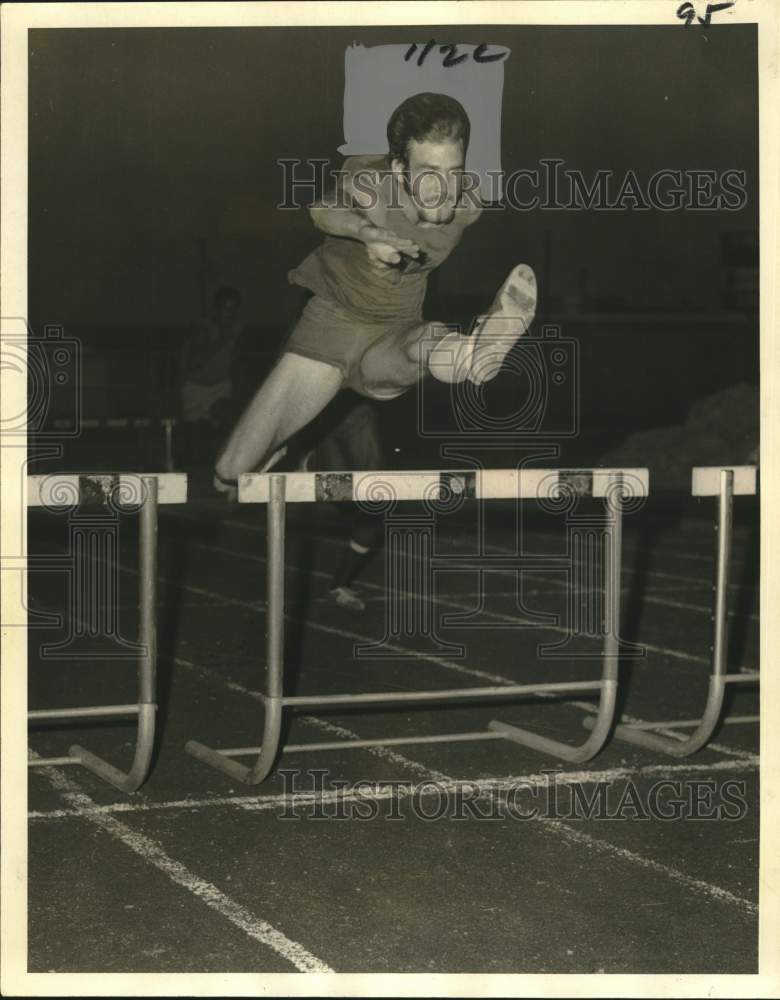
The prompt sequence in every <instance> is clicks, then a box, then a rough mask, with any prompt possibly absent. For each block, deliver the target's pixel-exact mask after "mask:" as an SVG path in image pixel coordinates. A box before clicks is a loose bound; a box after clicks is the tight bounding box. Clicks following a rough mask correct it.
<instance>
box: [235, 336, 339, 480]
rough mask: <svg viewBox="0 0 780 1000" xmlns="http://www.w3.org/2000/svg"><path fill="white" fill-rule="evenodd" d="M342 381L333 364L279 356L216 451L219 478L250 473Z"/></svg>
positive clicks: (316, 410)
mask: <svg viewBox="0 0 780 1000" xmlns="http://www.w3.org/2000/svg"><path fill="white" fill-rule="evenodd" d="M343 383H344V376H343V374H342V372H341V370H340V369H339V368H337V367H336V366H335V365H329V364H326V363H325V362H324V361H315V360H314V359H313V358H308V357H305V356H304V355H302V354H293V353H292V352H287V353H285V354H283V355H282V357H281V358H280V359H279V361H278V362H277V363H276V365H275V366H274V368H273V370H272V371H271V372H270V374H269V375H268V377H267V378H266V379H265V381H264V382H263V384H262V385H261V386H260V388H259V389H258V390H257V392H256V393H255V395H254V397H253V398H252V400H251V401H250V403H249V405H248V406H247V408H246V409H245V410H244V413H243V414H242V416H241V418H240V420H239V421H238V423H237V424H236V426H235V428H234V429H233V432H232V433H231V435H230V437H229V438H228V441H227V444H226V445H225V446H224V448H223V449H222V452H221V454H220V455H219V458H218V459H217V464H216V473H217V476H218V477H219V479H221V480H223V481H225V482H230V481H231V480H236V479H238V477H239V476H240V475H241V473H242V472H251V471H252V469H255V468H256V467H257V466H258V465H259V464H260V462H261V461H262V460H263V459H264V458H267V457H268V455H269V454H270V453H271V452H272V451H273V449H275V448H278V447H279V445H280V444H282V443H283V442H284V441H286V440H287V439H288V438H289V437H291V436H292V435H293V434H295V432H296V431H299V430H300V429H301V428H302V427H305V426H306V424H308V423H309V421H311V420H313V419H314V418H315V417H316V416H317V414H318V413H320V411H321V410H323V409H324V408H325V407H326V406H327V404H328V403H329V402H330V401H331V399H333V397H334V396H335V395H336V393H337V392H338V391H339V389H341V387H342V385H343Z"/></svg>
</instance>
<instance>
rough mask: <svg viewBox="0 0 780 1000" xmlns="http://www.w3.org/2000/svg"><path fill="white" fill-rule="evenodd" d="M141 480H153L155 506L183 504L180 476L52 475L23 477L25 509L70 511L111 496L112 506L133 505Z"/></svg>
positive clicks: (140, 492)
mask: <svg viewBox="0 0 780 1000" xmlns="http://www.w3.org/2000/svg"><path fill="white" fill-rule="evenodd" d="M144 479H156V480H157V488H158V503H186V501H187V476H186V474H185V473H183V472H143V473H142V472H122V473H111V472H109V473H87V474H82V475H66V474H63V473H57V472H53V473H49V474H48V475H43V476H28V477H27V506H28V507H72V506H73V505H74V504H80V503H89V502H92V503H94V502H103V503H105V502H106V501H107V500H108V499H109V498H110V497H112V496H113V498H114V502H115V503H123V502H127V503H137V502H138V501H139V500H140V499H141V498H142V496H143V480H144ZM125 498H126V500H125Z"/></svg>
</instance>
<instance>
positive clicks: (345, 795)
mask: <svg viewBox="0 0 780 1000" xmlns="http://www.w3.org/2000/svg"><path fill="white" fill-rule="evenodd" d="M304 721H307V722H309V723H313V724H316V725H317V728H324V727H323V726H322V725H321V723H322V722H323V720H322V719H312V718H309V719H306V720H304ZM326 725H327V726H328V732H331V733H337V734H338V735H341V736H343V737H344V742H345V743H349V740H350V739H353V737H352V736H351V731H350V730H348V729H345V728H344V727H343V726H331V725H330V724H326ZM364 749H370V750H376V749H383V748H381V747H369V748H364ZM385 749H386V748H385ZM398 763H399V764H402V765H403V766H405V767H407V768H408V765H409V759H408V758H401V759H400V760H399V762H398ZM413 763H414V762H413ZM758 765H759V758H758V756H757V755H755V756H754V757H753V759H752V760H750V761H742V760H739V761H734V760H719V761H713V762H712V763H710V764H649V765H644V766H642V767H611V768H605V769H603V770H600V771H556V772H555V785H556V786H561V787H564V786H567V785H598V784H608V783H612V782H618V781H628V780H642V779H649V778H669V779H672V778H679V779H682V778H684V777H685V776H687V775H692V774H712V773H721V772H724V771H726V772H730V773H737V774H750V773H753V772H755V771H757V770H758ZM419 769H420V771H421V772H425V774H426V775H427V776H428V777H427V778H426V780H425V781H423V782H419V783H417V784H414V783H413V782H409V783H408V784H405V785H403V787H400V786H399V784H398V783H397V782H395V781H394V782H392V783H390V782H388V783H385V782H383V781H381V780H378V781H376V782H375V784H374V786H373V787H369V786H361V787H360V789H359V790H358V791H354V792H350V791H348V790H347V789H344V790H341V789H338V790H334V791H322V792H297V793H291V794H285V793H283V792H281V793H278V794H275V795H239V796H236V795H232V796H228V795H221V796H211V797H209V798H202V799H168V800H163V801H159V802H155V801H151V800H147V801H143V802H139V801H132V802H130V801H122V802H112V803H110V804H108V805H102V806H99V805H96V806H93V807H91V808H84V809H77V808H74V809H49V810H36V811H33V812H29V813H28V814H27V818H28V819H29V820H30V821H32V822H35V821H43V820H59V819H73V818H79V817H82V816H92V815H97V816H100V815H111V816H113V815H116V814H117V813H120V814H121V813H149V812H165V811H168V810H172V811H181V810H184V811H191V810H201V809H219V808H225V807H229V808H240V809H246V810H249V811H250V812H268V811H273V810H280V809H281V810H287V809H290V808H292V807H295V806H307V805H312V806H313V805H319V804H326V803H329V802H339V801H344V802H358V801H362V800H364V799H369V800H374V799H375V800H377V801H382V800H385V799H391V798H393V796H394V795H396V793H398V794H402V795H404V796H411V795H419V796H426V795H434V794H436V789H435V788H432V787H431V779H430V773H431V772H430V770H429V768H427V767H425V766H423V765H422V764H421V765H420V768H419ZM551 786H552V782H551V780H550V772H547V773H544V772H542V773H536V772H534V773H530V774H510V775H505V776H504V777H499V778H474V779H471V778H462V779H459V780H456V781H450V780H449V779H448V780H446V781H441V782H439V784H438V788H439V789H441V790H442V791H445V792H457V791H459V790H461V789H473V788H477V789H479V790H480V791H485V792H487V791H495V792H501V791H512V790H514V789H517V788H522V789H523V790H526V789H528V790H530V789H535V788H548V787H551Z"/></svg>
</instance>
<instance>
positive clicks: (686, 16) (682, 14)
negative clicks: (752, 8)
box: [677, 0, 736, 28]
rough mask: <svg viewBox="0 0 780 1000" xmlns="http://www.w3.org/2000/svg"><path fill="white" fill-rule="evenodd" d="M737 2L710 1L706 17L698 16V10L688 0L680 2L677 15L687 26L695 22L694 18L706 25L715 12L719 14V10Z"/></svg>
mask: <svg viewBox="0 0 780 1000" xmlns="http://www.w3.org/2000/svg"><path fill="white" fill-rule="evenodd" d="M735 3H736V0H731V2H730V3H708V4H707V10H706V11H705V13H704V17H696V10H695V8H694V6H693V4H692V3H690V2H688V0H686V2H685V3H682V4H680V6H679V7H678V8H677V16H678V17H679V18H680V20H681V21H685V27H686V28H687V27H688V26H689V25H690V24H693V21H694V19H696V20H697V21H698V22H699V24H703V25H704V26H705V27H706V26H707V25H708V24H709V23H710V21H711V20H712V15H713V14H717V13H718V11H719V10H726V9H727V8H728V7H733V6H734V4H735Z"/></svg>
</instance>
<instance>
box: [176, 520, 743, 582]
mask: <svg viewBox="0 0 780 1000" xmlns="http://www.w3.org/2000/svg"><path fill="white" fill-rule="evenodd" d="M215 513H218V512H215ZM164 516H166V517H172V518H174V519H176V520H180V521H191V522H194V523H198V522H201V521H202V520H203V518H202V517H199V516H198V515H197V514H191V513H188V512H186V511H185V510H183V509H180V508H176V507H166V509H165V512H164ZM218 523H219V524H224V525H227V526H228V527H230V528H239V529H241V530H243V531H252V532H255V533H261V532H262V531H263V530H264V523H263V522H260V523H258V522H257V521H254V522H251V523H250V522H248V521H241V520H238V519H237V518H234V517H219V518H218ZM296 526H297V525H296ZM533 534H534V537H536V538H549V539H554V540H556V541H558V542H560V536H559V535H555V534H553V533H552V532H549V531H534V532H533ZM305 537H306V538H307V540H309V541H317V540H319V539H320V538H330V540H331V541H337V539H334V538H333V536H328V535H316V536H314V535H311V534H309V533H307V534H306V535H305ZM735 541H739V539H737V538H736V536H735ZM623 548H624V550H625V551H626V552H628V553H637V552H640V551H642V546H641V545H640V544H638V543H633V542H632V541H631V540H630V539H626V538H625V537H624V539H623ZM485 550H486V551H488V552H495V553H497V554H499V555H502V554H503V555H506V556H515V557H516V556H517V555H518V553H517V552H513V551H512V549H510V548H507V547H506V546H502V545H495V544H488V545H486V546H485ZM455 551H456V552H457V551H458V549H457V548H456V549H455ZM652 551H653V553H654V554H658V555H661V556H671V557H673V558H677V559H682V560H687V561H691V562H702V563H707V564H708V565H709V566H714V553H713V555H708V556H705V555H697V554H693V553H689V552H681V551H680V550H679V549H664V548H653V549H652ZM460 554H461V555H466V556H468V555H470V554H471V555H473V554H474V553H469V552H466V553H460ZM742 562H743V559H742V557H741V556H740V555H736V554H735V555H732V557H731V564H732V566H733V567H734V568H735V569H737V570H739V569H740V568H741V565H742ZM625 572H627V573H634V572H636V571H635V570H633V569H630V568H628V567H626V569H625ZM645 572H646V573H647V575H648V576H663V577H669V578H670V579H678V580H681V581H684V582H691V583H694V582H705V583H706V582H707V581H706V580H702V578H701V577H686V576H680V575H678V574H673V573H668V572H661V571H660V570H646V571H645ZM730 586H733V587H739V586H740V584H730Z"/></svg>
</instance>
